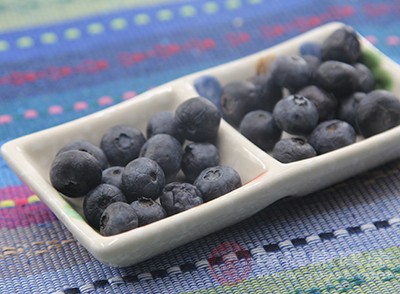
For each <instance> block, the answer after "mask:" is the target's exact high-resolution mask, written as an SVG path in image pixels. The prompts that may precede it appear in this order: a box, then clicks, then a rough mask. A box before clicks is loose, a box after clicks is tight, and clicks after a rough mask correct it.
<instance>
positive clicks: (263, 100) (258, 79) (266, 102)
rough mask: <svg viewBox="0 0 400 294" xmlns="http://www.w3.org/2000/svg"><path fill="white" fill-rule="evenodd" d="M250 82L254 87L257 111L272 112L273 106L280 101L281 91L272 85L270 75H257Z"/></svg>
mask: <svg viewBox="0 0 400 294" xmlns="http://www.w3.org/2000/svg"><path fill="white" fill-rule="evenodd" d="M250 81H251V82H252V83H253V84H254V86H255V87H256V93H257V100H258V102H257V105H258V107H257V109H261V110H265V111H269V112H272V110H273V109H274V106H275V104H276V103H277V102H278V101H279V100H280V99H282V89H281V88H280V87H278V86H277V85H275V84H274V82H273V80H272V78H271V75H265V74H264V75H257V76H255V77H253V78H252V79H251V80H250Z"/></svg>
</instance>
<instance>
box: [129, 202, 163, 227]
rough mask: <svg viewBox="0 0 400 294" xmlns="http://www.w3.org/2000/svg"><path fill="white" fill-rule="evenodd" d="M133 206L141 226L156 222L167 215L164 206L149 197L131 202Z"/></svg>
mask: <svg viewBox="0 0 400 294" xmlns="http://www.w3.org/2000/svg"><path fill="white" fill-rule="evenodd" d="M131 206H132V208H133V209H134V210H135V213H136V215H137V217H138V221H139V226H140V227H141V226H144V225H147V224H150V223H154V222H155V221H158V220H160V219H163V218H165V217H166V216H167V213H166V212H165V210H164V208H163V207H162V206H161V205H160V204H158V203H157V202H155V201H154V200H153V199H149V198H139V199H138V200H136V201H133V202H132V203H131Z"/></svg>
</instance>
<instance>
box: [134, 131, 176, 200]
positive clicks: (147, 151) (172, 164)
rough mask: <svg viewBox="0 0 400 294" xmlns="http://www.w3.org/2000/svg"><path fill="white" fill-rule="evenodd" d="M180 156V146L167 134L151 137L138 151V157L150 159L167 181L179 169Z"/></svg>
mask: <svg viewBox="0 0 400 294" xmlns="http://www.w3.org/2000/svg"><path fill="white" fill-rule="evenodd" d="M182 155H183V149H182V146H181V144H180V143H179V142H178V140H176V139H175V138H174V137H172V136H170V135H167V134H158V135H155V136H153V137H151V138H150V139H148V140H147V142H146V143H145V144H144V145H143V147H142V149H141V151H140V157H147V158H150V159H152V160H154V161H155V162H157V163H158V164H159V165H160V167H161V168H162V170H163V171H164V174H165V179H166V180H167V181H169V180H170V179H172V178H173V177H174V176H175V175H176V174H177V173H178V171H179V170H180V169H181V161H182ZM150 198H151V197H150Z"/></svg>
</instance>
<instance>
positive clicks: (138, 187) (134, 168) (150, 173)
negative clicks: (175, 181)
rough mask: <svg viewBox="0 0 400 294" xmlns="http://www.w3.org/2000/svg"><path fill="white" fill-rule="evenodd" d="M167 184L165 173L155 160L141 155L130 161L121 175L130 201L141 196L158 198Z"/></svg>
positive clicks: (123, 186)
mask: <svg viewBox="0 0 400 294" xmlns="http://www.w3.org/2000/svg"><path fill="white" fill-rule="evenodd" d="M164 186H165V175H164V172H163V170H162V169H161V167H160V166H159V165H158V164H157V162H155V161H154V160H152V159H150V158H146V157H139V158H136V159H134V160H132V161H131V162H130V163H128V164H127V165H126V166H125V168H124V170H123V172H122V175H121V188H122V191H123V192H124V194H125V196H126V198H127V201H128V203H131V202H133V201H135V200H137V199H138V198H140V197H146V198H151V199H153V200H155V199H157V198H158V196H159V195H160V194H161V191H162V189H163V188H164Z"/></svg>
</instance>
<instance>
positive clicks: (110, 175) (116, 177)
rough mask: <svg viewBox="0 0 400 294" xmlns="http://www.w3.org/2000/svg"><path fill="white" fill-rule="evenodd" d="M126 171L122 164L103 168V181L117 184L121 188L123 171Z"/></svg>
mask: <svg viewBox="0 0 400 294" xmlns="http://www.w3.org/2000/svg"><path fill="white" fill-rule="evenodd" d="M123 171H124V167H122V166H112V167H109V168H107V169H105V170H103V174H102V178H101V182H102V183H103V184H110V185H113V186H116V187H117V188H119V189H121V186H122V179H121V176H122V172H123Z"/></svg>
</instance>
